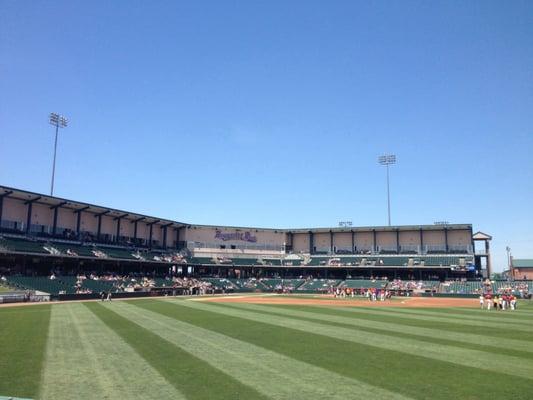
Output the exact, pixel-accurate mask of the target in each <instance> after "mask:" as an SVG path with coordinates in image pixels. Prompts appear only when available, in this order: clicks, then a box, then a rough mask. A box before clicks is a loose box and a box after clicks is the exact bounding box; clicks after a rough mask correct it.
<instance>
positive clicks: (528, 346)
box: [227, 303, 533, 355]
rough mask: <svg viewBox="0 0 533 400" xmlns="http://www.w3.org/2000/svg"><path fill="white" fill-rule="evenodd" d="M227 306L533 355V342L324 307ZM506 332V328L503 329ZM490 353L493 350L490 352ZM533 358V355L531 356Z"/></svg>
mask: <svg viewBox="0 0 533 400" xmlns="http://www.w3.org/2000/svg"><path fill="white" fill-rule="evenodd" d="M227 305H228V306H231V307H235V308H242V309H246V310H250V311H259V312H268V313H273V314H277V315H285V316H292V317H296V318H304V319H311V320H316V321H321V322H324V323H327V322H332V323H338V324H342V325H349V326H354V327H357V328H369V329H373V330H377V331H383V332H384V333H389V334H391V335H395V334H397V333H401V334H405V335H414V336H422V337H423V338H426V339H430V340H431V339H441V340H446V341H451V342H458V343H464V344H468V345H475V346H489V347H492V348H502V349H508V350H516V351H519V352H528V353H533V345H532V343H531V342H528V341H525V340H516V339H507V340H497V339H495V338H493V337H489V336H483V335H476V334H469V333H459V332H452V331H445V330H442V329H432V328H423V327H414V326H410V325H401V324H397V323H391V322H381V321H374V320H367V319H362V318H356V317H351V316H350V317H344V316H338V315H335V314H333V313H332V311H334V310H332V309H331V308H325V307H310V306H305V310H304V309H302V308H298V309H294V308H293V307H279V306H270V305H268V306H265V305H257V304H235V303H234V304H229V303H228V304H227ZM502 328H504V326H502ZM488 350H489V351H491V349H488ZM532 355H533V354H532Z"/></svg>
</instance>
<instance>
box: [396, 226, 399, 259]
mask: <svg viewBox="0 0 533 400" xmlns="http://www.w3.org/2000/svg"><path fill="white" fill-rule="evenodd" d="M396 253H398V254H400V230H399V229H396Z"/></svg>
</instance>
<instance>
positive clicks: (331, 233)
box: [329, 231, 334, 253]
mask: <svg viewBox="0 0 533 400" xmlns="http://www.w3.org/2000/svg"><path fill="white" fill-rule="evenodd" d="M333 247H334V243H333V231H329V251H330V252H331V253H333Z"/></svg>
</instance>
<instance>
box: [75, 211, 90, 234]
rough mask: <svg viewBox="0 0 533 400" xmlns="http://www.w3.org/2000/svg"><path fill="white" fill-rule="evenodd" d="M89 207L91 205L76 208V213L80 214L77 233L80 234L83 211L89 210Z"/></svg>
mask: <svg viewBox="0 0 533 400" xmlns="http://www.w3.org/2000/svg"><path fill="white" fill-rule="evenodd" d="M88 208H89V206H86V207H83V208H80V209H79V210H74V213H77V214H78V220H77V222H76V235H77V236H78V238H79V236H80V230H81V213H82V212H83V211H85V210H87V209H88Z"/></svg>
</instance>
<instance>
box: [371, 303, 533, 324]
mask: <svg viewBox="0 0 533 400" xmlns="http://www.w3.org/2000/svg"><path fill="white" fill-rule="evenodd" d="M366 309H370V308H366ZM372 309H373V310H376V307H374V308H372ZM387 310H388V311H393V312H397V313H398V314H414V315H424V316H429V317H444V318H451V319H453V320H455V321H461V322H462V321H463V320H466V321H481V322H484V323H485V322H489V323H498V324H501V323H506V324H510V326H511V327H513V328H514V327H515V326H522V325H524V326H526V327H529V329H531V328H533V320H531V319H530V318H527V317H525V316H520V315H515V316H512V317H510V318H507V317H505V316H504V315H505V314H510V313H513V312H514V311H495V310H491V311H489V310H481V309H477V310H475V311H476V313H475V314H461V313H457V310H456V309H453V310H452V309H447V311H434V310H428V309H419V308H400V307H397V308H395V309H394V310H392V309H390V308H389V309H387ZM377 311H378V312H379V311H386V310H385V309H380V308H379V307H378V308H377ZM471 311H474V310H471ZM480 313H482V314H480ZM500 316H501V317H500Z"/></svg>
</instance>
